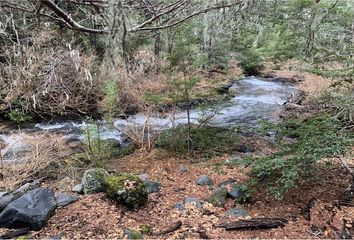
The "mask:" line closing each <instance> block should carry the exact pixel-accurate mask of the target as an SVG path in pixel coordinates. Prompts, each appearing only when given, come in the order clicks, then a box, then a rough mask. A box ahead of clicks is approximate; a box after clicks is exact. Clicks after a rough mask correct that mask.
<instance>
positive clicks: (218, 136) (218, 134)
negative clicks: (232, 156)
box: [156, 126, 238, 158]
mask: <svg viewBox="0 0 354 240" xmlns="http://www.w3.org/2000/svg"><path fill="white" fill-rule="evenodd" d="M190 138H191V139H190V144H191V148H190V151H191V152H193V153H194V154H195V155H198V156H201V157H204V158H210V157H214V156H218V155H221V154H223V153H226V152H230V151H232V149H234V148H233V146H236V143H237V142H238V139H237V137H236V135H235V133H234V132H233V130H229V129H222V128H216V127H196V126H193V127H192V128H191V134H190ZM156 145H157V147H160V148H163V149H166V150H168V151H172V152H176V153H178V154H182V155H186V154H189V153H190V152H188V127H187V126H178V127H176V128H172V129H168V130H165V131H163V132H162V133H161V135H160V137H159V138H158V139H157V142H156Z"/></svg>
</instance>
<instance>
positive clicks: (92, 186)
mask: <svg viewBox="0 0 354 240" xmlns="http://www.w3.org/2000/svg"><path fill="white" fill-rule="evenodd" d="M108 175H109V174H108V172H107V171H106V170H104V169H103V168H93V169H88V170H86V171H85V173H84V176H83V178H82V181H81V184H82V189H83V191H84V194H92V193H98V192H103V191H104V181H105V179H106V177H107V176H108Z"/></svg>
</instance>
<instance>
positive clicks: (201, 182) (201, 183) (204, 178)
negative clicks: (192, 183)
mask: <svg viewBox="0 0 354 240" xmlns="http://www.w3.org/2000/svg"><path fill="white" fill-rule="evenodd" d="M197 185H199V186H206V185H213V182H212V181H211V179H210V177H208V176H207V175H202V176H200V177H198V179H197Z"/></svg>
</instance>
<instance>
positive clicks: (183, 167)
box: [178, 164, 188, 174]
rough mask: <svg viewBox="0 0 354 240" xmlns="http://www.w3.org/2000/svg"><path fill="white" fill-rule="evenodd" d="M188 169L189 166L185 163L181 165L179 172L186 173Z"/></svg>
mask: <svg viewBox="0 0 354 240" xmlns="http://www.w3.org/2000/svg"><path fill="white" fill-rule="evenodd" d="M187 171H188V169H187V167H186V166H184V165H183V164H182V165H180V166H179V168H178V172H179V173H180V174H183V173H186V172H187Z"/></svg>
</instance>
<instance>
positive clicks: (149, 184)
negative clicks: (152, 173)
mask: <svg viewBox="0 0 354 240" xmlns="http://www.w3.org/2000/svg"><path fill="white" fill-rule="evenodd" d="M144 184H145V187H146V189H147V191H148V193H155V192H159V191H160V190H161V187H162V186H161V183H159V182H154V181H150V180H145V181H144Z"/></svg>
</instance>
